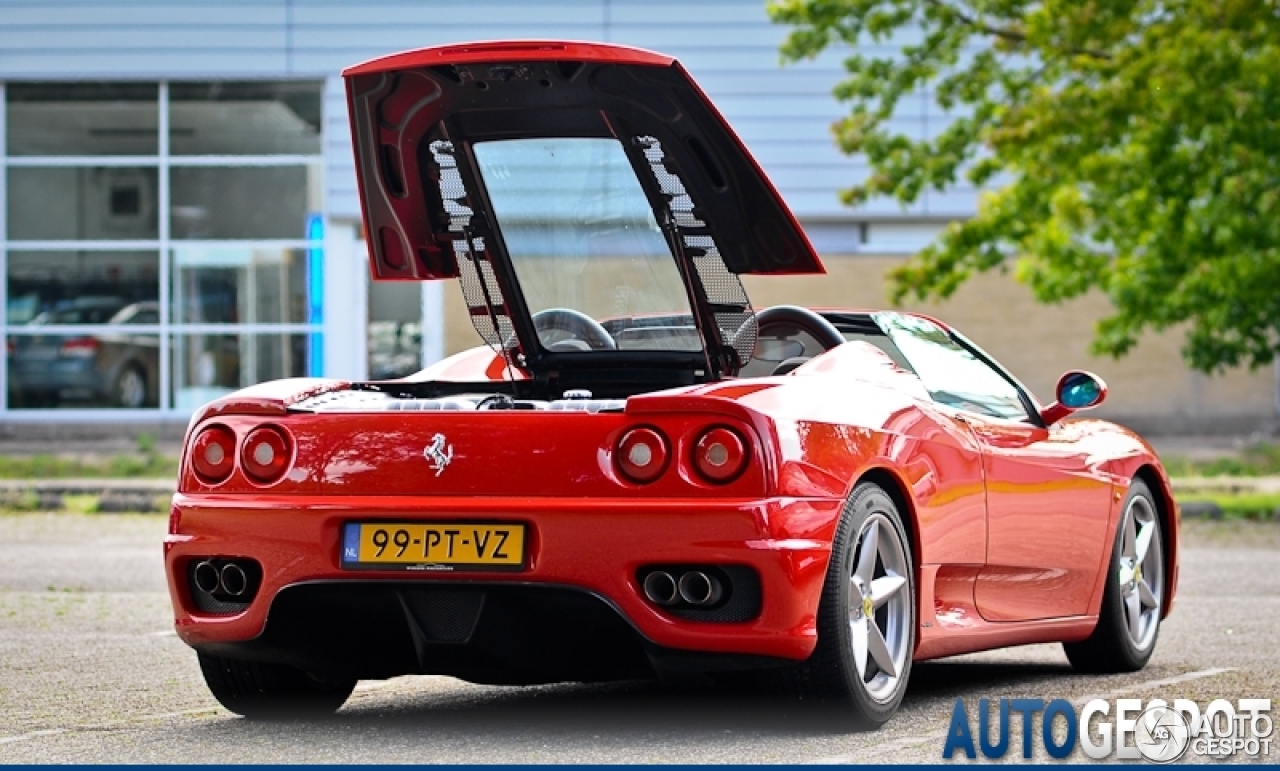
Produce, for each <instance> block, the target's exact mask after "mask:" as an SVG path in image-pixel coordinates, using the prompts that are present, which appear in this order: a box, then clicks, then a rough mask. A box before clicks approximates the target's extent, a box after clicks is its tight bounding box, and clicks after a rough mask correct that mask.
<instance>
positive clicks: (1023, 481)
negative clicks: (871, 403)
mask: <svg viewBox="0 0 1280 771" xmlns="http://www.w3.org/2000/svg"><path fill="white" fill-rule="evenodd" d="M877 322H878V323H880V324H881V326H882V327H884V328H885V331H886V333H888V334H889V336H890V337H891V338H892V339H893V340H894V342H895V343H896V344H897V345H898V347H899V348H900V349H901V350H902V353H903V355H904V356H906V357H907V359H908V360H909V361H910V362H911V364H912V366H913V368H914V369H915V371H916V373H917V375H919V377H920V379H921V381H922V382H923V383H924V385H925V388H926V389H927V390H928V391H929V393H930V395H931V396H932V397H933V400H934V402H935V403H937V404H938V405H939V409H942V410H944V411H948V412H950V413H952V414H954V415H955V417H956V418H957V419H958V420H961V421H963V422H964V423H965V424H967V425H968V426H969V428H970V430H971V431H972V432H973V435H974V437H975V439H976V440H977V442H978V444H979V446H980V447H981V450H982V454H983V471H984V475H985V480H984V484H985V486H986V493H987V556H986V563H985V564H984V566H983V567H982V569H981V570H980V571H979V574H978V578H977V582H976V584H975V588H974V602H975V605H976V606H977V608H978V611H979V612H980V613H981V614H982V616H983V618H985V619H987V620H989V621H1027V620H1033V619H1042V618H1059V617H1067V616H1079V615H1084V614H1086V613H1087V612H1088V605H1089V599H1090V597H1091V596H1092V593H1093V590H1094V586H1095V582H1096V580H1097V576H1098V567H1099V565H1100V564H1101V561H1102V560H1103V559H1105V558H1106V556H1107V549H1108V547H1109V546H1110V539H1109V538H1108V537H1107V523H1108V516H1109V513H1110V507H1111V496H1112V483H1111V480H1110V478H1109V477H1108V476H1107V475H1105V474H1104V473H1102V472H1101V471H1100V470H1099V469H1098V468H1096V466H1095V464H1094V461H1093V460H1092V458H1091V456H1090V454H1089V452H1088V451H1087V448H1085V447H1084V446H1083V445H1082V443H1081V438H1082V437H1081V433H1080V432H1079V431H1078V430H1077V429H1075V428H1074V427H1072V425H1071V424H1069V423H1068V424H1056V425H1054V426H1052V427H1048V428H1046V427H1045V426H1044V425H1042V423H1041V421H1040V419H1039V413H1038V408H1037V407H1036V405H1035V402H1034V401H1033V400H1032V399H1031V398H1030V396H1029V395H1028V394H1027V393H1026V391H1025V389H1023V388H1022V387H1021V386H1019V385H1018V384H1017V382H1016V381H1015V380H1013V378H1012V377H1010V376H1009V375H1008V374H1007V373H1005V372H1004V371H1003V370H1001V369H1000V368H999V367H998V366H996V365H995V364H994V363H993V362H992V361H991V360H989V359H988V358H987V357H986V356H985V355H983V354H982V352H981V351H980V350H978V349H977V348H976V347H974V346H972V344H970V343H968V341H966V340H964V339H963V338H960V337H959V336H957V335H953V334H952V333H949V332H948V331H947V330H945V329H943V328H942V327H941V326H939V325H937V324H934V323H933V322H931V321H929V320H927V319H924V318H920V317H917V316H909V315H905V314H879V315H877Z"/></svg>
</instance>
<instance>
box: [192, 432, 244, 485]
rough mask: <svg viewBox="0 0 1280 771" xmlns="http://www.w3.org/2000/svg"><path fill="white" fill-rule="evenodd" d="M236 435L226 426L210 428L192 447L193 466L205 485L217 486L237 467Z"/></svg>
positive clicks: (202, 433)
mask: <svg viewBox="0 0 1280 771" xmlns="http://www.w3.org/2000/svg"><path fill="white" fill-rule="evenodd" d="M235 460H236V435H235V434H234V433H232V432H231V429H229V428H227V427H226V426H209V427H208V428H206V429H205V430H203V431H201V432H200V433H199V435H197V436H196V440H195V442H193V443H192V445H191V465H192V466H194V467H195V470H196V476H198V477H199V478H200V481H202V482H204V483H205V484H211V485H216V484H218V483H219V482H222V481H225V480H226V478H227V477H229V476H231V469H232V468H234V467H235Z"/></svg>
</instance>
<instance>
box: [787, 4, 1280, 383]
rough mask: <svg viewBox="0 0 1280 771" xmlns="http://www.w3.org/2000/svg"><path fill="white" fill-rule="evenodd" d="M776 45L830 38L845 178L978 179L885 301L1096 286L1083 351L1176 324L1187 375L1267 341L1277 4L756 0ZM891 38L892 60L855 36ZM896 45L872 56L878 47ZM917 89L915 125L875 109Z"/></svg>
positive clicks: (1274, 268) (1279, 37)
mask: <svg viewBox="0 0 1280 771" xmlns="http://www.w3.org/2000/svg"><path fill="white" fill-rule="evenodd" d="M769 11H770V14H771V16H772V17H773V19H774V20H775V21H777V22H782V23H786V24H790V25H794V26H795V29H794V30H793V31H792V32H791V33H790V35H789V36H788V38H787V40H786V42H785V44H784V45H783V49H782V53H783V58H784V60H789V61H795V60H799V59H802V58H807V57H813V56H816V55H817V54H818V53H820V52H821V51H823V50H824V49H827V48H828V47H832V46H835V47H840V48H843V49H846V50H848V52H849V56H848V58H847V59H846V60H845V67H846V69H847V72H848V76H847V77H846V78H845V79H844V80H842V81H841V82H840V83H839V85H838V86H837V87H836V90H835V95H836V97H837V98H838V99H840V100H842V101H845V102H847V103H849V105H850V107H851V111H850V114H849V115H848V116H847V117H845V118H843V119H842V120H840V121H839V122H838V123H836V124H835V126H834V132H835V135H836V140H837V143H838V144H839V146H840V148H841V149H842V150H843V151H844V152H846V153H851V154H852V153H863V154H865V156H866V158H867V159H868V161H869V163H870V166H871V169H872V173H871V175H870V177H869V178H868V179H867V180H866V181H865V182H863V183H862V184H860V185H856V186H854V187H852V188H850V189H848V190H845V191H844V192H843V197H844V200H845V202H846V203H849V204H855V205H856V204H858V203H859V202H861V201H864V200H866V199H867V198H868V197H871V196H877V195H890V196H895V197H896V198H897V199H898V200H899V201H901V202H903V203H910V202H912V201H915V200H916V199H917V198H918V197H919V196H920V194H921V192H922V191H923V190H925V189H926V187H932V188H935V189H944V188H946V187H947V186H949V185H952V184H953V183H955V182H956V181H957V180H958V179H959V178H960V177H961V175H963V176H964V177H967V178H968V179H969V180H970V181H972V182H973V183H975V184H978V185H983V184H989V185H990V186H991V187H992V188H993V190H992V192H990V193H988V194H986V195H984V197H983V200H982V201H981V203H980V205H979V209H978V213H977V216H975V217H974V218H973V219H970V220H968V221H964V222H957V223H954V224H952V225H951V226H950V227H949V228H948V229H947V230H946V231H945V233H944V234H943V235H942V236H941V237H940V238H939V239H938V241H937V242H935V243H934V244H933V245H932V246H930V247H929V248H927V249H925V250H924V251H923V252H922V253H921V254H919V255H918V256H917V257H915V258H914V259H912V260H911V261H909V262H907V263H905V264H904V265H903V266H902V267H901V268H900V269H898V270H897V271H895V272H894V273H893V275H892V278H891V295H892V296H893V299H894V301H895V302H898V301H901V300H902V299H903V298H905V297H908V296H914V297H918V298H921V299H924V298H928V297H946V296H948V295H950V294H951V293H952V292H954V291H955V289H956V288H957V287H958V286H959V285H960V284H961V283H963V282H964V281H965V280H966V279H967V278H969V277H970V276H972V275H973V274H975V273H977V272H981V271H988V270H991V269H993V268H999V269H1006V268H1007V267H1008V266H1009V265H1013V266H1014V270H1015V275H1016V276H1017V277H1018V279H1019V280H1021V281H1023V282H1025V283H1026V284H1028V285H1029V286H1030V287H1031V289H1032V291H1033V293H1034V295H1035V296H1036V297H1037V298H1038V299H1039V300H1041V301H1044V302H1057V301H1061V300H1065V299H1067V298H1071V297H1075V296H1077V295H1080V294H1082V293H1084V292H1086V291H1088V290H1090V289H1093V288H1097V289H1099V290H1101V291H1102V292H1105V293H1106V295H1107V296H1108V297H1109V298H1110V300H1111V303H1112V305H1113V307H1114V312H1113V313H1112V314H1111V315H1109V316H1108V317H1106V318H1104V319H1103V320H1101V321H1100V322H1099V324H1098V327H1097V330H1096V336H1095V339H1094V341H1093V348H1094V350H1095V352H1098V353H1104V354H1110V355H1113V356H1121V355H1123V354H1124V353H1125V352H1127V351H1128V350H1129V349H1130V348H1131V347H1132V346H1133V345H1134V344H1135V343H1136V341H1137V339H1138V336H1139V335H1140V334H1141V333H1142V332H1143V331H1144V330H1147V329H1154V330H1161V329H1166V328H1168V327H1170V326H1174V325H1179V324H1183V323H1186V324H1187V325H1188V331H1187V338H1186V345H1185V347H1184V349H1183V352H1184V355H1185V356H1186V358H1187V360H1188V362H1189V363H1190V364H1191V365H1192V366H1194V367H1196V368H1197V369H1201V370H1204V371H1213V370H1217V369H1222V368H1226V367H1231V366H1236V365H1240V364H1248V365H1250V366H1254V367H1256V366H1259V365H1262V364H1265V363H1267V362H1270V361H1271V360H1272V359H1273V357H1274V356H1275V354H1276V352H1277V349H1278V348H1280V0H1110V1H1108V0H775V1H774V2H772V3H771V4H770V6H769ZM895 41H906V44H904V45H902V46H901V47H900V53H899V54H896V55H889V54H884V55H880V56H870V55H864V54H863V53H860V52H859V48H860V46H861V47H863V48H864V49H865V48H866V47H867V45H866V44H868V43H880V44H885V43H893V42H895ZM895 48H896V46H890V47H888V48H886V47H883V46H882V47H880V48H879V49H878V50H880V51H885V50H894V49H895ZM922 89H929V90H932V92H933V94H934V96H933V98H934V99H936V101H937V103H938V104H939V105H940V106H941V107H943V108H944V109H947V110H949V111H953V112H954V114H955V116H956V117H955V120H954V122H952V123H951V124H950V126H949V127H948V128H947V129H946V130H945V131H943V132H942V134H941V135H939V136H938V137H937V138H935V139H933V140H932V141H929V140H924V141H915V140H912V139H910V138H908V137H905V136H901V135H895V134H894V133H893V132H891V131H890V130H889V129H888V123H887V119H888V118H889V117H890V116H891V115H892V114H893V113H894V110H895V108H896V107H897V105H898V103H899V102H900V101H901V100H902V99H903V98H904V97H907V96H910V95H913V94H916V95H918V94H919V93H920V90H922Z"/></svg>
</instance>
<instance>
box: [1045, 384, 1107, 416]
mask: <svg viewBox="0 0 1280 771" xmlns="http://www.w3.org/2000/svg"><path fill="white" fill-rule="evenodd" d="M1056 396H1057V398H1058V400H1057V401H1056V402H1054V403H1053V404H1050V405H1049V406H1048V407H1045V408H1044V411H1043V412H1041V413H1040V417H1041V419H1043V420H1044V424H1045V425H1046V426H1051V425H1053V424H1054V423H1057V422H1058V421H1059V420H1062V419H1063V418H1065V417H1066V416H1068V415H1070V414H1071V413H1073V412H1076V411H1077V410H1087V409H1089V408H1090V407H1097V406H1098V405H1099V404H1102V401H1103V400H1104V399H1106V398H1107V384H1106V383H1104V382H1102V378H1100V377H1098V376H1097V375H1095V374H1093V373H1092V372H1084V371H1081V370H1073V371H1071V372H1068V373H1067V374H1065V375H1063V376H1062V377H1060V378H1058V388H1057V393H1056Z"/></svg>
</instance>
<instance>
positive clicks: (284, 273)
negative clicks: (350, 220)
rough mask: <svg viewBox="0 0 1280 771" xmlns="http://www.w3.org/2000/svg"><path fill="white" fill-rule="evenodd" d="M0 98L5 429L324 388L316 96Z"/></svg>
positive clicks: (133, 88)
mask: <svg viewBox="0 0 1280 771" xmlns="http://www.w3.org/2000/svg"><path fill="white" fill-rule="evenodd" d="M3 93H4V107H5V109H4V120H3V121H0V136H2V138H3V143H2V144H3V147H4V158H3V161H4V167H5V168H4V172H5V173H4V175H3V177H2V178H0V200H3V201H4V205H3V207H2V208H0V222H2V223H3V241H2V242H0V262H2V263H3V276H4V280H5V299H6V313H5V316H4V318H3V321H2V322H0V323H2V324H3V330H0V332H2V333H3V336H4V337H5V339H6V343H7V350H8V353H7V356H6V360H5V367H4V382H5V388H4V397H5V409H6V411H9V412H11V414H13V415H14V416H18V415H21V414H24V412H26V411H29V410H38V409H49V408H55V407H56V408H59V409H60V411H62V412H66V411H68V410H76V411H81V414H82V411H84V410H90V411H99V410H120V409H140V410H145V409H148V408H150V409H156V408H158V409H160V410H162V411H165V412H177V413H189V412H191V411H192V410H193V409H195V408H196V407H198V406H199V405H200V404H201V403H203V402H205V401H207V400H208V399H211V398H214V397H216V396H218V395H221V394H224V393H227V392H229V391H232V390H234V389H236V388H240V387H243V386H246V385H251V384H253V383H256V382H261V381H263V380H269V379H273V378H278V377H286V376H294V375H309V374H311V375H318V374H321V367H322V362H321V359H320V351H321V344H320V322H321V306H320V297H321V294H322V290H323V283H322V282H323V275H322V273H321V266H322V264H323V253H322V251H321V248H322V238H323V233H322V230H321V227H322V226H321V223H322V222H323V217H322V208H323V184H322V176H321V168H322V164H321V147H322V143H321V126H322V121H321V114H320V113H321V84H319V83H316V82H198V83H189V82H170V83H79V82H77V83H8V84H5V85H4V86H3ZM55 414H56V413H55Z"/></svg>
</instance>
